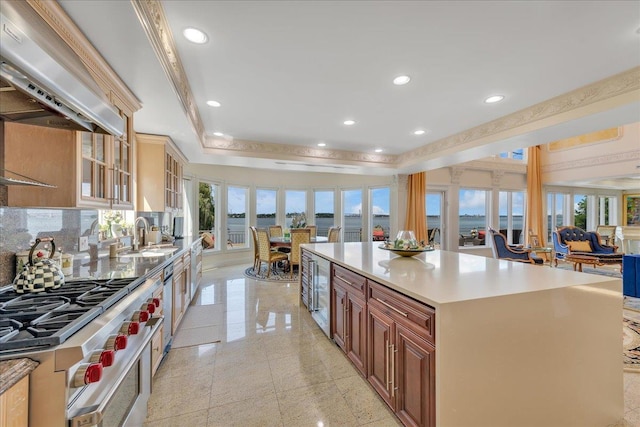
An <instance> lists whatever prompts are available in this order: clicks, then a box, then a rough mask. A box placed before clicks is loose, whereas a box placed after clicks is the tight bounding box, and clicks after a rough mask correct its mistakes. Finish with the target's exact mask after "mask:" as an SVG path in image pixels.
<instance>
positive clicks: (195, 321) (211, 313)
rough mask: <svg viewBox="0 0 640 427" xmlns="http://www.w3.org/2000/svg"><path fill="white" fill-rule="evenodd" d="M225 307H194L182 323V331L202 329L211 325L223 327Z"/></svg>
mask: <svg viewBox="0 0 640 427" xmlns="http://www.w3.org/2000/svg"><path fill="white" fill-rule="evenodd" d="M224 312H225V305H224V304H210V305H192V306H189V308H188V309H187V312H186V313H185V314H184V317H183V318H182V322H181V323H180V328H181V329H183V328H184V329H190V328H200V327H203V326H210V325H222V324H223V320H224Z"/></svg>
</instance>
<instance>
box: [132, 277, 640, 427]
mask: <svg viewBox="0 0 640 427" xmlns="http://www.w3.org/2000/svg"><path fill="white" fill-rule="evenodd" d="M244 268H245V267H244V266H236V267H224V268H218V269H214V270H209V271H205V272H204V274H203V280H202V283H201V285H200V289H199V292H198V293H197V294H196V298H195V300H194V302H193V303H192V305H191V306H190V307H189V311H187V314H186V315H185V318H184V319H183V322H182V324H181V326H180V329H179V330H178V333H177V334H176V337H175V343H176V344H179V345H180V346H184V347H179V348H175V347H174V348H172V350H171V351H170V352H169V355H168V356H167V358H166V360H165V361H163V363H162V365H161V366H160V368H159V370H158V372H157V373H156V376H155V378H154V384H153V393H152V395H151V398H150V400H149V405H148V417H147V420H146V423H145V426H153V427H164V426H172V427H173V426H190V427H191V426H194V427H195V426H243V427H250V426H256V427H262V426H283V427H284V426H295V427H299V426H310V427H311V426H312V427H326V426H332V425H336V426H371V427H373V426H385V427H387V426H393V427H395V426H398V425H400V423H399V422H398V421H397V419H396V418H395V417H394V416H393V414H392V413H391V412H390V411H389V410H388V409H387V407H386V405H385V404H384V403H383V402H382V400H380V398H379V397H378V396H377V394H376V393H375V392H374V391H373V390H372V389H371V388H370V387H369V385H368V383H367V382H366V381H365V380H364V379H363V378H362V377H361V376H359V375H358V374H357V373H356V371H355V369H354V368H353V367H352V366H351V365H350V362H349V361H348V360H347V359H346V357H345V356H344V355H343V354H342V353H341V351H340V350H339V349H338V347H336V346H335V345H334V344H332V343H331V342H330V341H329V340H328V339H327V338H326V336H325V335H324V334H323V333H322V332H321V331H320V329H319V328H318V327H317V326H316V325H315V323H313V320H312V319H311V317H310V316H309V314H308V312H307V311H306V310H304V309H301V308H300V307H299V306H298V288H297V284H296V283H292V284H288V283H279V282H278V283H276V282H261V281H256V280H252V279H248V278H245V277H244V274H243V271H244ZM632 313H635V312H632ZM637 314H640V313H637ZM198 328H200V329H198ZM203 330H209V332H208V334H207V335H206V336H204V337H203V334H201V333H199V332H200V331H203ZM217 340H220V342H218V343H205V344H200V342H202V341H217ZM624 396H625V415H624V416H625V421H624V423H622V424H620V425H621V426H624V427H636V426H638V427H640V373H626V372H625V374H624Z"/></svg>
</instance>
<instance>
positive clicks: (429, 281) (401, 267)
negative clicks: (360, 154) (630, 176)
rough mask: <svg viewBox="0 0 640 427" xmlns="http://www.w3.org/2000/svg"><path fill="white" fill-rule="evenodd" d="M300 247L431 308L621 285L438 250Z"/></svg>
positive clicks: (372, 246) (331, 245)
mask: <svg viewBox="0 0 640 427" xmlns="http://www.w3.org/2000/svg"><path fill="white" fill-rule="evenodd" d="M303 246H304V247H305V248H306V249H309V250H311V251H312V252H314V253H316V254H318V255H320V256H322V257H324V258H327V259H330V260H332V261H334V262H336V263H337V264H340V265H343V266H345V267H347V268H349V269H351V270H353V271H356V272H358V273H360V274H362V275H364V276H366V277H368V278H370V279H372V280H375V281H377V282H379V283H382V284H384V285H386V286H388V287H390V288H392V289H395V290H397V291H399V292H401V293H403V294H405V295H407V296H410V297H412V298H414V299H416V300H418V301H421V302H424V303H426V304H429V305H431V306H434V307H437V306H440V305H443V304H448V303H454V302H462V301H468V300H475V299H482V298H493V297H500V296H505V295H515V294H521V293H527V292H537V291H546V290H551V289H558V288H565V287H570V286H581V285H597V284H601V283H603V282H612V281H619V282H620V283H621V279H617V278H613V277H612V278H609V277H605V276H597V275H592V274H586V273H576V272H573V271H568V270H563V269H558V268H549V267H548V266H538V265H531V264H525V263H519V262H513V261H504V260H496V259H493V258H486V257H483V256H477V255H469V254H463V253H457V252H449V251H441V250H434V251H431V252H424V253H422V254H420V255H417V256H415V257H410V258H404V257H400V256H397V255H395V254H393V253H391V252H389V251H386V250H383V249H379V248H378V246H380V242H372V243H323V244H307V245H303Z"/></svg>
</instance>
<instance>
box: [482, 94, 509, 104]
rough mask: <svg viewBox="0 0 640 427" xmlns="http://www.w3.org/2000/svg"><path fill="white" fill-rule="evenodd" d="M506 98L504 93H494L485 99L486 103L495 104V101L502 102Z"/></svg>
mask: <svg viewBox="0 0 640 427" xmlns="http://www.w3.org/2000/svg"><path fill="white" fill-rule="evenodd" d="M503 99H504V96H502V95H493V96H490V97H488V98H487V99H485V100H484V102H485V103H486V104H493V103H494V102H500V101H502V100H503Z"/></svg>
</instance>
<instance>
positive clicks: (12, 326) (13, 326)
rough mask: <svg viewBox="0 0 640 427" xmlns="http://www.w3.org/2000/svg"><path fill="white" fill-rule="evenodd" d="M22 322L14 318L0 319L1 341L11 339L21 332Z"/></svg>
mask: <svg viewBox="0 0 640 427" xmlns="http://www.w3.org/2000/svg"><path fill="white" fill-rule="evenodd" d="M20 328H22V323H20V322H17V321H15V320H13V319H0V343H3V342H6V341H9V340H10V339H11V338H13V337H15V336H16V335H18V333H20Z"/></svg>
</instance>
